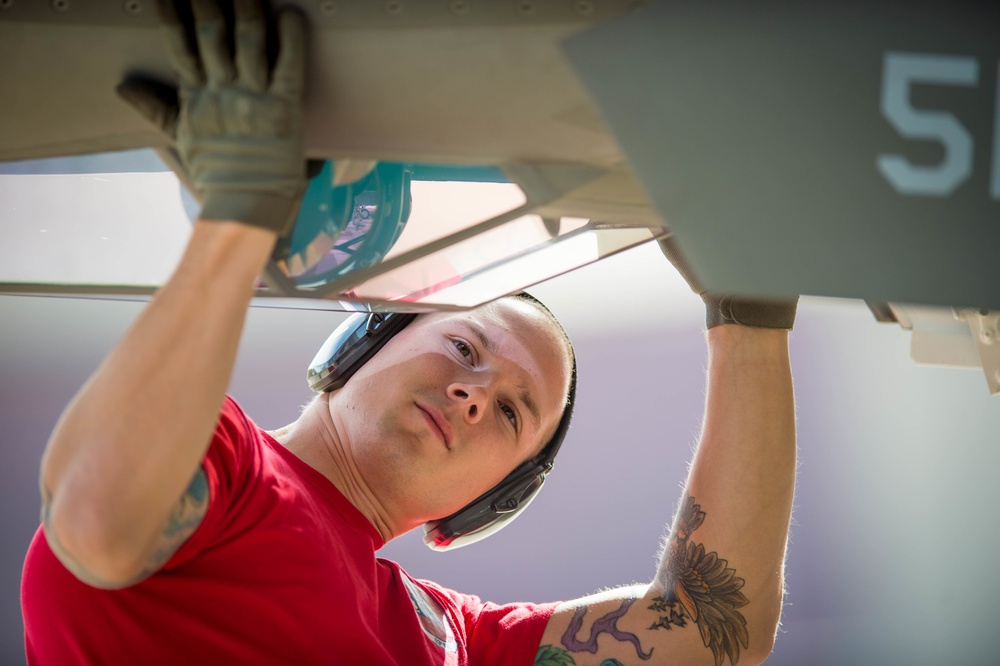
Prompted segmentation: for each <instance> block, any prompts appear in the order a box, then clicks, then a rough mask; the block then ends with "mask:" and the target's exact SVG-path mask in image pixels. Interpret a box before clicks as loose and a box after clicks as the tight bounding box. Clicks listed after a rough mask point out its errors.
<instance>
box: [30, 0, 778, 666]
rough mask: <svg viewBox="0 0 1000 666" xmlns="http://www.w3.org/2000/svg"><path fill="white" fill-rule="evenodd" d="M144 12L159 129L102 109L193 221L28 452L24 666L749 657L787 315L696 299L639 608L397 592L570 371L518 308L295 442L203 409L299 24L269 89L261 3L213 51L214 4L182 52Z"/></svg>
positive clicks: (340, 397) (496, 308)
mask: <svg viewBox="0 0 1000 666" xmlns="http://www.w3.org/2000/svg"><path fill="white" fill-rule="evenodd" d="M165 9H166V13H165V21H166V31H165V32H166V35H167V41H168V48H169V51H170V53H171V60H172V62H173V64H174V67H175V69H176V70H177V75H178V79H179V85H180V88H179V103H178V104H179V106H175V102H174V101H173V100H172V99H171V96H170V95H169V94H168V95H163V91H162V90H160V89H158V88H156V87H155V86H152V85H150V84H149V83H148V82H142V81H139V82H130V83H128V84H126V85H124V86H123V87H122V89H121V92H122V95H123V96H124V97H125V98H126V99H127V100H128V101H130V102H131V103H132V104H133V105H134V106H136V108H138V109H139V110H140V111H142V112H143V113H145V114H146V116H147V117H149V118H150V119H151V120H152V121H154V122H156V123H157V124H158V125H159V126H160V127H161V128H163V130H164V131H165V132H166V133H168V135H170V136H171V137H172V138H173V140H174V142H175V143H174V145H175V147H176V151H177V154H178V164H179V168H180V169H183V175H184V176H185V177H186V178H187V180H188V181H189V182H191V183H192V185H193V187H195V189H196V190H197V191H198V192H199V194H200V196H201V198H202V199H203V201H204V207H203V210H202V214H201V219H199V220H198V221H197V222H196V224H195V225H194V230H193V233H192V236H191V240H190V243H189V245H188V247H187V250H186V251H185V254H184V256H183V257H182V259H181V261H180V263H179V265H178V267H177V269H176V271H175V273H174V274H173V276H172V277H171V278H170V279H169V281H168V282H167V283H166V284H165V285H164V286H163V288H162V289H161V290H160V291H159V292H158V293H157V295H156V296H155V298H154V299H153V300H152V301H151V302H150V304H149V305H148V307H147V308H145V310H144V311H143V313H142V314H141V315H140V317H139V318H138V319H137V320H136V322H135V323H134V325H133V326H132V327H131V329H130V330H129V331H128V332H127V333H126V334H125V336H124V337H123V339H122V340H121V341H120V342H119V343H118V345H117V346H116V348H115V349H114V350H113V351H112V352H111V354H110V355H109V356H108V357H107V359H106V360H105V361H104V363H103V364H102V365H101V366H100V368H99V369H98V370H97V371H96V372H95V374H94V375H93V377H92V378H91V379H90V380H89V381H88V382H87V384H86V385H85V386H84V387H83V388H82V389H81V390H80V392H79V393H78V395H77V396H76V397H75V398H74V400H73V401H72V403H71V404H70V405H69V406H68V407H67V409H66V411H65V413H64V414H63V416H62V418H61V419H60V421H59V423H58V424H57V426H56V428H55V431H54V432H53V435H52V438H51V440H50V442H49V444H48V447H47V449H46V452H45V455H44V458H43V461H42V470H41V487H42V496H43V525H42V528H41V529H40V531H39V533H38V534H37V535H36V537H35V540H34V541H33V542H32V545H31V548H30V550H29V553H28V556H27V559H26V562H25V571H24V582H23V606H24V617H25V627H26V643H27V652H28V660H29V662H30V663H58V664H68V663H136V662H139V663H178V662H184V663H212V664H215V663H241V664H242V663H295V664H312V663H359V664H369V663H406V664H411V663H414V664H419V663H444V664H464V663H473V664H529V663H532V661H534V662H535V663H536V664H545V665H548V664H572V663H577V664H589V663H594V664H598V663H602V664H624V663H640V662H645V663H683V664H688V663H706V664H712V663H714V664H721V663H723V662H724V661H727V660H728V661H730V662H731V663H733V664H735V663H737V662H738V663H758V662H760V661H763V660H764V659H765V658H766V656H767V655H768V653H769V652H770V649H771V645H772V642H773V640H774V633H775V630H776V627H777V622H778V618H779V614H780V609H781V600H782V569H783V559H784V548H785V540H786V536H787V531H788V523H789V515H790V510H791V502H792V493H793V487H794V471H795V441H794V410H793V398H792V389H791V374H790V370H789V364H788V348H787V330H786V329H787V328H790V326H791V322H792V319H793V318H794V304H779V305H773V306H767V307H763V308H761V307H758V304H754V303H747V302H745V301H741V300H739V299H736V300H733V299H717V298H714V297H711V296H706V303H707V304H708V312H709V322H708V323H709V327H710V330H709V333H708V343H709V351H710V354H709V368H708V387H709V388H708V400H707V407H706V414H705V424H704V430H703V433H702V437H701V441H700V444H699V447H698V450H697V453H696V455H695V458H694V461H693V463H692V465H691V469H690V473H689V477H688V481H687V485H686V487H685V493H684V496H683V497H682V500H681V503H680V508H679V511H678V513H677V516H676V517H675V520H674V524H673V527H672V529H671V532H670V536H669V538H668V541H667V544H666V546H665V548H664V552H663V554H662V559H661V564H660V567H659V570H658V573H657V575H656V577H655V578H654V580H653V581H651V582H650V583H649V584H648V585H637V586H633V587H629V588H621V589H617V590H612V591H608V592H604V593H601V594H597V595H594V596H592V597H587V598H583V599H578V600H575V601H571V602H565V603H559V604H557V603H548V604H509V605H506V606H497V605H494V604H489V603H485V604H484V603H482V602H481V601H480V600H479V599H478V598H476V597H472V596H468V595H463V594H460V593H458V592H454V591H451V590H447V589H445V588H442V587H440V586H438V585H435V584H434V583H431V582H428V581H418V580H414V579H412V578H411V577H409V576H408V575H407V574H406V573H405V572H404V571H403V570H402V569H401V568H400V567H399V566H398V565H396V564H394V563H391V562H387V561H384V560H380V559H377V558H376V557H375V551H376V550H377V549H378V548H379V547H380V546H381V545H382V543H384V542H385V541H387V540H389V539H392V538H394V537H395V536H398V535H399V534H401V533H403V532H405V531H408V530H410V529H413V528H414V527H416V526H418V525H420V524H423V523H426V522H428V521H433V520H436V519H440V518H442V517H443V516H447V515H449V514H451V513H453V512H455V511H456V510H459V509H461V508H462V507H463V506H465V505H467V504H468V503H469V502H470V501H472V500H474V499H475V498H477V497H479V496H480V495H482V494H483V493H484V492H487V491H488V490H489V489H490V488H493V487H495V486H496V485H497V484H498V483H499V482H501V481H502V480H503V479H505V478H506V477H507V476H508V475H509V474H510V473H511V471H512V470H514V469H515V468H517V467H518V466H519V465H520V464H522V463H523V462H524V461H527V460H531V459H533V458H534V457H536V456H537V455H538V454H539V451H541V450H543V448H544V447H546V446H547V442H549V441H550V440H551V439H552V437H553V436H554V433H556V432H557V431H558V430H559V428H560V424H562V423H563V414H564V410H565V409H566V403H567V400H568V396H569V394H570V386H571V378H572V374H573V358H572V349H571V348H570V346H569V344H568V341H567V340H566V339H565V337H564V334H563V333H562V332H561V329H560V328H559V327H558V325H557V324H555V323H554V322H553V320H552V319H551V318H550V316H549V315H548V314H547V313H546V312H545V311H544V310H543V309H542V308H540V307H538V306H537V305H535V304H533V303H530V302H527V301H524V300H521V299H517V298H505V299H501V300H499V301H496V302H494V303H492V304H489V305H487V306H484V307H482V308H479V309H476V310H473V311H471V312H464V313H441V314H432V315H423V316H420V317H418V318H416V319H415V320H414V321H413V322H412V323H410V324H409V325H408V326H406V327H405V328H404V329H403V330H401V331H400V332H398V333H396V334H395V335H394V336H392V337H391V339H389V340H388V341H387V342H386V343H385V346H384V347H383V348H382V349H381V350H380V351H378V352H377V353H376V354H375V355H374V356H373V357H372V358H371V359H370V360H368V361H367V362H365V363H363V364H362V365H360V367H358V368H357V369H356V372H355V374H354V375H353V376H352V377H351V378H350V379H349V380H348V381H347V383H346V384H345V385H344V386H343V388H340V389H337V390H335V391H332V392H330V393H325V394H323V395H321V396H320V397H319V398H318V399H317V400H315V401H314V402H313V403H311V404H310V406H309V407H308V408H307V409H306V411H305V412H304V413H303V415H302V416H301V417H300V418H299V419H298V420H296V422H295V423H293V424H291V425H290V426H288V427H286V428H283V429H280V430H278V431H276V432H274V433H271V434H267V433H263V432H262V431H260V430H259V429H258V428H257V427H256V426H254V425H253V423H252V422H251V421H250V420H249V418H248V417H247V416H246V415H245V414H243V412H242V411H241V410H240V409H239V407H238V406H237V405H236V404H235V403H234V402H233V401H232V400H230V399H228V398H226V397H225V395H224V394H225V390H226V386H227V384H228V382H229V378H230V374H231V371H232V367H233V362H234V357H235V354H236V349H237V345H238V341H239V337H240V331H241V328H242V326H243V321H244V317H245V314H246V310H247V306H248V303H249V300H250V298H251V297H252V294H253V291H254V287H255V284H256V281H257V276H258V275H259V273H260V271H261V270H262V268H263V266H264V264H265V262H266V260H267V258H268V256H269V254H270V252H271V250H272V248H273V246H274V244H275V241H276V239H277V238H278V237H279V236H280V235H281V234H283V233H286V232H287V231H288V227H289V224H290V222H289V221H290V220H291V219H293V218H294V212H295V210H296V207H297V205H298V200H299V197H300V196H301V193H302V191H303V189H304V185H305V175H304V152H303V139H302V104H301V97H302V81H303V67H304V60H305V56H304V53H305V48H304V41H305V40H304V22H303V20H302V17H301V16H300V15H298V14H297V13H294V12H290V11H286V12H283V13H281V14H280V15H279V16H278V19H277V34H278V38H279V41H280V49H279V52H278V57H277V59H276V61H275V63H274V65H273V67H269V65H268V63H267V58H266V56H265V53H266V48H265V47H266V44H265V42H266V34H267V33H266V30H265V20H264V18H263V14H262V13H261V11H260V9H259V8H258V7H257V5H256V3H255V2H243V1H238V2H236V3H235V23H234V26H233V30H234V35H233V36H234V40H233V41H234V43H235V52H234V54H233V55H232V56H231V55H230V53H229V48H228V46H227V32H226V30H227V28H226V20H225V19H224V17H223V14H222V12H220V11H219V9H218V8H217V7H216V6H215V5H214V3H213V2H206V1H196V2H194V17H195V21H196V26H195V27H196V29H195V35H196V47H195V46H193V45H189V44H188V43H187V37H186V34H185V29H184V26H183V24H182V22H181V21H180V20H179V19H178V18H177V15H176V14H175V13H173V12H172V8H171V7H170V6H167V7H166V8H165ZM664 250H665V252H666V253H667V255H668V257H670V258H671V259H672V260H673V261H674V262H675V263H676V264H677V265H678V267H679V268H681V270H682V271H684V270H685V269H684V268H683V262H682V261H681V258H680V257H679V255H678V254H677V250H676V248H675V247H673V246H672V245H671V244H670V243H665V244H664ZM689 278H690V276H689ZM693 286H695V287H696V285H693ZM696 289H697V287H696ZM699 291H700V290H699Z"/></svg>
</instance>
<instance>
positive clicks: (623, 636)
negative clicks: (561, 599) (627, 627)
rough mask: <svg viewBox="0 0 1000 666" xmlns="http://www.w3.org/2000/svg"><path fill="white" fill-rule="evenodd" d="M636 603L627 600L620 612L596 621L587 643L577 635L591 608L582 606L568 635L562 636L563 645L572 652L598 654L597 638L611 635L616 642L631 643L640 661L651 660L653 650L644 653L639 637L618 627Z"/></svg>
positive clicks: (632, 600)
mask: <svg viewBox="0 0 1000 666" xmlns="http://www.w3.org/2000/svg"><path fill="white" fill-rule="evenodd" d="M635 601H636V600H635V599H626V600H625V601H623V602H622V605H621V607H620V608H619V609H618V610H616V611H611V612H610V613H608V614H607V615H605V616H604V617H601V618H598V619H596V620H594V624H593V625H592V626H591V627H590V638H588V639H587V640H586V641H581V640H579V639H578V638H577V637H576V635H577V634H578V633H579V632H580V630H581V629H583V616H584V615H586V614H587V611H588V610H589V607H588V606H582V607H580V608H577V609H576V612H575V613H573V619H572V620H570V622H569V626H568V627H566V633H564V634H563V636H562V644H563V645H565V646H566V649H568V650H569V651H570V652H590V653H591V654H597V637H598V636H600V635H601V634H610V635H611V637H612V638H614V639H615V640H618V641H622V642H627V643H631V644H632V647H634V648H635V651H636V654H637V655H638V656H639V658H640V659H643V660H645V659H649V658H650V657H651V656H652V655H653V648H650V649H649V652H643V651H642V645H641V644H640V643H639V637H638V636H636V635H635V634H633V633H629V632H627V631H621V630H620V629H619V628H618V626H617V624H618V619H619V618H620V617H621V616H623V615H625V613H626V612H628V609H629V607H630V606H631V605H632V604H634V603H635Z"/></svg>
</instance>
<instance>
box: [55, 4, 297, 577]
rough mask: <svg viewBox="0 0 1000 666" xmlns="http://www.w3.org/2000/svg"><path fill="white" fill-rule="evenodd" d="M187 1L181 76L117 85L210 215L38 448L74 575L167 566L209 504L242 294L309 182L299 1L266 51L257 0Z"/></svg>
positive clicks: (166, 12)
mask: <svg viewBox="0 0 1000 666" xmlns="http://www.w3.org/2000/svg"><path fill="white" fill-rule="evenodd" d="M190 7H191V10H192V14H193V18H194V25H193V26H188V25H185V24H184V23H183V21H182V18H181V15H182V14H184V12H181V13H178V11H177V10H176V8H175V7H174V3H173V2H172V1H171V0H164V1H163V2H160V3H158V4H157V9H158V13H159V14H160V19H161V24H162V25H161V32H162V34H163V36H164V45H165V47H166V52H167V56H168V59H169V60H170V62H171V64H172V66H173V69H174V73H175V76H176V88H174V89H171V88H170V87H165V86H164V85H163V84H162V83H160V82H159V81H157V80H152V79H148V78H144V77H141V76H135V77H130V78H128V79H126V80H125V81H123V82H122V83H121V84H120V85H119V86H118V89H117V91H118V93H119V95H120V96H121V97H122V99H123V100H124V101H125V102H127V103H128V104H130V105H131V106H132V107H133V108H134V109H135V110H136V111H137V112H139V113H140V114H142V115H143V116H144V117H145V118H146V119H147V120H149V121H150V122H151V123H153V124H154V125H156V127H157V128H158V129H159V131H160V132H161V133H162V134H163V135H164V136H165V138H166V139H167V140H168V141H169V142H170V144H171V146H172V150H173V151H175V153H176V155H175V156H176V158H177V159H176V161H175V162H174V167H175V168H176V169H177V170H178V171H179V175H180V176H181V177H182V179H183V180H184V181H185V182H187V183H188V184H189V185H190V186H191V187H192V188H193V189H194V191H195V193H196V194H197V195H198V197H199V199H201V200H202V203H203V207H202V218H203V219H202V220H199V221H198V222H197V223H196V224H195V225H194V230H193V233H192V235H191V239H190V241H189V243H188V246H187V249H186V250H185V253H184V256H183V257H182V258H181V261H180V264H179V266H178V267H177V269H176V271H175V272H174V274H173V275H172V276H171V278H170V279H169V281H168V282H167V284H166V285H164V287H163V288H162V289H160V291H159V292H158V293H157V294H156V296H155V297H154V298H153V300H152V301H151V302H150V304H149V305H148V306H147V307H146V308H145V310H143V312H142V314H141V315H140V316H139V318H138V319H137V320H136V322H135V324H134V325H133V326H132V327H131V328H130V329H129V331H128V332H127V333H126V335H125V337H124V338H123V339H122V340H121V341H120V342H119V343H118V345H117V346H116V347H115V349H114V351H112V352H111V354H110V355H109V356H108V358H107V359H106V360H105V361H104V363H103V364H102V365H101V366H100V367H99V368H98V370H97V372H96V373H95V374H94V375H93V376H92V377H91V379H90V380H89V381H88V382H87V384H85V385H84V387H83V388H82V389H81V390H80V392H79V393H78V394H77V396H76V397H75V398H74V400H73V401H72V402H71V403H70V405H69V407H67V409H66V411H65V412H64V413H63V416H62V418H61V419H60V421H59V423H58V424H57V426H56V429H55V431H54V432H53V434H52V438H51V440H50V441H49V444H48V447H47V449H46V451H45V454H44V458H43V460H42V473H41V485H42V498H43V502H44V508H43V516H44V520H45V534H46V537H47V538H48V540H49V543H50V544H51V545H52V549H53V551H54V552H55V553H56V554H57V555H58V556H59V557H60V559H61V560H62V561H63V562H64V563H65V564H66V566H67V567H68V568H69V569H70V570H71V571H73V572H74V573H76V574H77V576H78V577H80V578H81V579H83V580H85V581H87V582H92V583H95V584H101V585H103V586H105V587H116V586H121V585H125V584H128V583H129V582H132V581H135V580H136V579H137V578H140V577H141V576H142V575H144V574H145V573H147V572H149V571H150V570H151V569H154V570H155V568H156V567H158V566H160V565H162V564H163V562H164V561H165V559H164V558H166V557H169V556H170V554H171V553H172V552H173V551H174V550H175V549H176V548H177V547H178V546H179V545H180V543H182V542H183V540H184V539H186V538H187V536H189V535H190V534H191V532H192V531H193V530H194V528H195V527H196V526H197V524H198V522H199V521H200V520H201V518H202V517H203V516H204V513H205V510H206V507H207V506H208V499H209V498H208V489H207V486H205V484H204V478H203V477H199V475H198V470H199V469H200V468H199V463H200V462H201V460H202V458H203V456H204V454H205V451H206V449H207V448H208V445H209V442H210V437H211V434H212V431H213V428H214V426H215V423H216V420H217V418H218V414H219V408H220V406H221V404H222V400H223V396H224V393H225V390H226V387H227V386H228V384H229V378H230V375H231V373H232V368H233V363H234V360H235V357H236V348H237V345H238V343H239V339H240V333H241V331H242V329H243V321H244V317H245V315H246V310H247V306H248V304H249V301H250V298H251V297H252V295H253V293H254V288H255V286H256V283H257V280H258V276H259V275H260V272H261V270H262V269H263V267H264V264H265V262H266V261H267V258H268V256H269V255H270V253H271V250H272V248H273V247H274V244H275V239H276V238H277V237H278V236H279V235H281V234H283V233H286V232H288V231H289V230H290V227H291V226H292V224H293V223H294V220H295V211H296V210H297V208H298V204H299V201H300V199H301V196H302V192H303V190H304V189H305V184H306V177H305V153H304V131H303V126H304V121H303V106H302V97H303V86H304V81H305V53H306V48H305V42H306V39H305V19H304V17H303V15H302V14H301V13H299V12H298V11H296V10H294V8H286V9H283V10H281V11H279V12H277V13H276V14H275V16H274V20H275V27H276V30H275V31H274V33H273V36H276V38H277V42H278V43H277V46H278V48H277V57H276V59H274V61H273V63H271V61H269V59H268V58H267V52H268V49H267V42H268V41H269V31H268V30H267V25H266V21H267V17H266V14H265V13H264V11H263V8H262V7H261V5H260V3H259V2H256V1H255V0H248V1H241V2H237V3H235V4H234V5H231V7H232V13H231V14H228V13H227V12H226V11H223V9H222V7H220V5H219V4H218V2H217V0H192V2H191V4H190ZM189 28H190V30H189ZM227 34H229V35H233V36H234V39H233V43H234V44H235V53H233V52H231V51H230V47H229V44H230V40H229V39H228V38H227ZM190 35H194V40H193V41H192V40H191V39H189V37H190ZM137 224H141V220H137Z"/></svg>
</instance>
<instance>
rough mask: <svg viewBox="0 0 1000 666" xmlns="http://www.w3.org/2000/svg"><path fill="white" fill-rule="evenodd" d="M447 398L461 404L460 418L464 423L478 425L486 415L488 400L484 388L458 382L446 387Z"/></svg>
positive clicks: (487, 394) (487, 393)
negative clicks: (461, 417)
mask: <svg viewBox="0 0 1000 666" xmlns="http://www.w3.org/2000/svg"><path fill="white" fill-rule="evenodd" d="M448 397H449V398H451V399H452V400H455V401H457V402H459V403H461V404H462V416H463V418H464V419H465V421H466V423H478V422H479V420H480V419H482V418H483V415H484V414H485V413H486V409H487V407H488V405H489V400H490V398H489V392H488V391H487V389H486V387H485V386H481V385H479V384H469V383H458V382H456V383H454V384H452V385H450V386H449V387H448Z"/></svg>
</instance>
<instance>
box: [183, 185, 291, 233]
mask: <svg viewBox="0 0 1000 666" xmlns="http://www.w3.org/2000/svg"><path fill="white" fill-rule="evenodd" d="M300 203H301V202H300V198H299V197H291V198H290V197H287V196H281V195H274V194H264V193H259V192H258V193H254V194H253V195H249V196H248V195H247V194H245V193H240V192H218V191H216V192H211V193H209V194H208V195H207V196H206V197H205V203H204V205H203V206H202V209H201V217H202V218H203V219H205V220H233V221H235V222H242V223H243V224H249V225H250V226H254V227H261V228H263V229H268V230H270V231H276V232H278V235H279V236H281V235H284V234H286V233H287V232H288V231H289V230H291V228H292V226H293V225H294V224H295V216H296V215H297V214H298V212H299V205H300Z"/></svg>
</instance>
